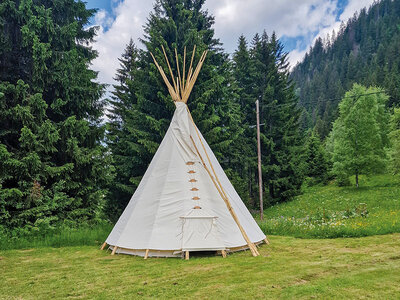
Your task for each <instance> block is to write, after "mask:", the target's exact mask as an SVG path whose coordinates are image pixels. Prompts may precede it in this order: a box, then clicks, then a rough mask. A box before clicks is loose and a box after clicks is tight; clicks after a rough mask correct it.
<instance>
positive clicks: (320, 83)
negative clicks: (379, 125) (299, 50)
mask: <svg viewBox="0 0 400 300" xmlns="http://www.w3.org/2000/svg"><path fill="white" fill-rule="evenodd" d="M398 53H400V1H398V0H395V1H392V0H383V1H379V2H377V3H375V4H374V5H372V6H371V7H370V8H369V9H363V10H361V11H360V12H359V13H358V14H355V15H354V16H353V18H351V19H349V20H348V22H347V24H342V25H341V27H340V30H339V32H338V33H337V34H336V33H335V32H333V34H332V38H331V39H329V38H326V39H324V40H322V39H321V38H319V39H317V40H316V42H315V44H314V46H313V47H311V48H310V51H309V52H308V53H307V54H306V56H305V58H304V60H303V61H302V62H301V63H299V64H298V65H297V66H295V67H294V69H293V71H292V74H291V78H292V79H293V80H294V82H295V83H296V86H297V94H298V95H299V99H300V105H301V106H302V107H304V108H305V111H304V112H303V114H302V118H301V123H302V126H303V127H304V128H309V127H313V126H316V129H317V131H318V133H319V134H320V135H321V136H322V137H325V136H326V135H327V134H328V133H329V131H330V129H331V123H332V121H334V120H335V118H336V116H337V105H338V103H339V101H340V99H341V97H343V95H344V93H345V92H346V91H347V90H349V89H350V88H351V87H352V85H353V84H354V83H355V82H357V83H361V84H363V85H367V86H369V85H376V86H381V87H383V88H385V89H386V91H387V92H388V94H389V95H390V101H389V105H396V104H397V105H398V104H399V103H400V73H399V70H400V56H399V55H398Z"/></svg>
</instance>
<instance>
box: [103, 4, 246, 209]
mask: <svg viewBox="0 0 400 300" xmlns="http://www.w3.org/2000/svg"><path fill="white" fill-rule="evenodd" d="M203 4H204V1H184V0H178V1H167V0H160V1H157V2H156V4H155V7H154V10H153V11H152V12H151V14H150V16H149V18H148V22H147V24H146V25H145V28H144V31H145V36H144V37H143V39H142V40H141V42H142V43H143V44H144V47H145V49H144V50H139V51H138V55H137V61H136V62H135V65H136V67H135V69H134V70H133V75H132V76H133V89H134V91H135V93H134V95H129V96H128V97H129V98H130V100H127V99H125V98H124V97H123V96H122V95H117V94H116V93H114V96H115V97H117V98H118V101H121V102H126V101H129V105H130V106H129V109H128V111H127V113H126V115H123V114H119V113H118V112H117V111H115V117H120V118H121V119H122V122H123V123H124V124H127V125H126V126H127V128H128V130H129V141H130V143H131V144H130V146H132V148H133V149H132V150H131V152H128V151H125V150H122V152H124V153H119V154H117V155H124V156H131V155H135V158H134V159H133V161H132V165H131V166H130V167H129V168H130V170H135V172H134V173H133V172H130V173H129V175H128V174H127V175H126V176H127V177H128V178H131V180H130V183H129V184H128V185H130V188H131V190H134V189H135V188H136V186H137V183H138V182H139V180H140V177H141V176H142V175H143V174H144V172H145V170H146V169H147V165H148V164H149V163H150V161H151V159H152V157H153V156H154V153H155V152H156V150H157V148H158V146H159V144H160V142H161V140H162V138H163V137H164V135H165V133H166V131H167V129H168V126H169V124H170V120H171V117H172V114H173V112H174V110H175V105H174V103H173V101H172V98H171V96H170V95H169V93H168V90H167V88H166V86H165V84H164V82H163V80H162V78H161V76H160V74H159V72H158V70H157V68H156V66H155V65H154V62H153V59H152V57H151V55H150V52H152V53H153V54H154V56H155V58H156V60H157V62H158V63H159V64H160V65H161V66H162V67H163V69H164V70H165V72H166V74H167V76H170V74H169V71H168V66H167V65H166V62H165V58H164V54H163V52H162V49H161V46H164V48H165V50H166V54H167V56H168V60H169V61H170V62H171V68H172V70H173V73H174V74H178V72H177V69H176V64H175V52H174V50H175V48H176V50H177V53H178V56H179V60H180V66H181V67H182V59H183V53H184V49H185V47H186V60H187V61H186V70H187V67H188V65H189V63H190V57H191V55H192V51H193V47H194V45H196V49H197V50H196V52H195V56H194V61H195V62H197V61H198V60H199V58H200V55H201V52H202V51H204V50H206V49H207V50H208V54H207V58H206V60H205V62H204V64H203V67H202V70H201V72H200V74H199V76H198V78H197V84H196V85H195V86H194V88H193V90H192V92H191V95H190V98H189V100H188V103H187V104H188V107H189V109H190V111H191V113H192V115H193V119H194V121H195V122H196V125H197V126H198V127H199V129H200V131H201V132H202V133H203V135H204V136H205V138H206V140H207V142H208V143H209V144H210V146H211V148H212V150H213V151H214V153H215V155H216V156H217V158H218V159H219V161H220V162H221V163H222V165H223V167H224V169H225V170H226V171H227V173H228V175H231V177H232V174H235V173H236V166H235V164H236V163H237V162H238V161H240V159H239V153H238V152H237V150H236V149H235V147H233V146H232V145H233V143H235V141H237V140H238V137H239V136H240V134H241V132H242V130H241V128H240V121H241V117H240V112H239V106H238V105H237V104H236V102H235V101H233V100H234V98H235V94H234V93H233V91H232V89H231V88H230V82H231V65H230V61H229V59H228V55H227V54H225V53H224V52H223V51H222V50H221V48H220V46H221V44H220V42H219V40H218V39H216V38H214V30H213V28H212V25H213V24H214V19H213V17H212V16H210V15H209V14H208V12H207V11H205V10H204V9H203V8H202V7H203ZM131 73H132V72H131ZM131 73H130V74H131ZM113 101H114V102H115V101H116V99H114V100H113ZM112 105H113V106H114V108H113V109H115V105H114V104H113V103H112ZM112 138H113V139H119V134H118V133H116V134H115V136H114V137H112ZM110 139H111V138H110ZM113 155H114V153H113ZM115 163H117V164H121V165H122V161H121V162H118V161H117V160H115ZM119 169H121V170H122V167H121V168H120V167H118V166H116V170H117V172H118V170H119ZM121 176H122V175H121ZM117 178H119V175H118V174H117ZM116 184H120V182H118V183H116ZM125 184H126V183H125ZM127 200H128V199H121V200H120V199H116V201H124V202H125V203H126V201H127ZM121 206H123V204H122V205H121Z"/></svg>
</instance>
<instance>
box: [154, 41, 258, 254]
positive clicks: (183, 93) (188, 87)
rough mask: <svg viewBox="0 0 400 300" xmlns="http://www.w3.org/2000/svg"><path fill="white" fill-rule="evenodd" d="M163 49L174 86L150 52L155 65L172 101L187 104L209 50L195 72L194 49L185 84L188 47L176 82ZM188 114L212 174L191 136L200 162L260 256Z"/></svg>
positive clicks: (249, 242) (251, 247)
mask: <svg viewBox="0 0 400 300" xmlns="http://www.w3.org/2000/svg"><path fill="white" fill-rule="evenodd" d="M161 48H162V51H163V54H164V57H165V60H166V63H167V66H168V69H169V72H170V75H171V78H172V84H173V86H172V85H171V83H170V82H169V80H168V78H167V76H166V75H165V72H164V70H163V69H162V67H161V66H160V65H159V64H158V63H157V60H156V59H155V57H154V55H153V53H151V52H150V55H151V56H152V58H153V60H154V64H155V65H156V67H157V69H158V70H159V72H160V74H161V77H162V78H163V80H164V82H165V84H166V86H167V88H168V91H169V93H170V95H171V97H172V99H173V100H174V101H179V102H184V103H186V102H187V100H188V98H189V95H190V92H191V91H192V89H193V86H194V83H195V82H196V79H197V76H198V75H199V72H200V69H201V67H202V65H203V63H204V60H205V58H206V55H207V50H206V51H204V52H203V53H202V55H201V57H200V60H199V62H198V63H197V66H196V68H195V70H194V72H193V68H192V65H193V58H194V55H195V51H196V46H194V47H193V52H192V57H191V60H190V66H189V69H188V75H187V77H186V82H185V74H186V73H185V66H186V47H185V48H184V52H183V53H184V54H183V72H182V77H181V73H180V70H179V61H178V53H177V51H176V49H175V59H176V67H177V69H178V77H177V78H176V81H175V77H174V74H173V72H172V69H171V65H170V64H169V61H168V57H167V54H166V52H165V49H164V47H163V46H161ZM179 87H180V88H179ZM188 114H189V116H190V119H191V121H192V123H193V126H194V128H195V129H196V135H197V137H198V139H199V141H200V143H201V145H202V148H203V151H204V153H205V154H206V156H207V161H208V164H209V166H210V167H211V171H212V173H211V171H210V169H209V168H208V167H207V164H206V162H205V161H204V159H203V157H202V156H201V154H200V151H199V150H198V148H197V146H196V143H195V141H194V139H193V137H192V136H190V138H191V140H192V143H193V146H194V147H195V149H196V152H197V154H198V156H199V158H200V160H201V161H202V164H203V166H204V168H205V169H206V171H207V173H208V175H209V176H210V178H211V181H212V182H213V184H214V185H215V187H216V189H217V191H218V193H219V194H220V196H221V198H222V199H223V200H224V202H225V204H226V206H227V208H228V210H229V212H230V214H231V216H232V218H233V219H234V221H235V222H236V224H237V226H238V227H239V230H240V232H241V234H242V236H243V238H244V240H245V241H246V243H247V245H248V246H249V249H250V251H251V253H252V255H253V256H258V255H259V252H258V250H257V247H256V246H255V245H254V243H252V242H251V241H250V239H249V237H248V235H247V233H246V231H245V230H244V228H243V227H242V225H241V224H240V221H239V218H238V216H237V214H236V213H235V211H234V209H233V207H232V205H231V203H230V201H229V198H228V196H227V194H226V192H225V190H224V188H223V186H222V184H221V182H220V180H219V178H218V176H217V174H216V172H215V170H214V167H213V165H212V163H211V160H210V157H209V156H208V154H207V151H206V149H205V146H204V144H203V141H202V139H201V137H200V133H199V131H198V129H197V127H196V125H195V123H194V121H193V118H192V115H191V114H190V111H189V109H188Z"/></svg>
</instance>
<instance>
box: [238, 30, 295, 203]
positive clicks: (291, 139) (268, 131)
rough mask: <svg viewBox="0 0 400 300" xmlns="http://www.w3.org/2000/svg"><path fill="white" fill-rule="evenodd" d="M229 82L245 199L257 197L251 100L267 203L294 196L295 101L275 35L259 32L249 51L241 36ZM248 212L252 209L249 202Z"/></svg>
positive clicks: (281, 50)
mask: <svg viewBox="0 0 400 300" xmlns="http://www.w3.org/2000/svg"><path fill="white" fill-rule="evenodd" d="M233 61H234V79H235V84H236V87H237V89H238V94H239V96H240V102H239V104H240V106H241V112H243V115H244V120H243V122H242V124H243V127H244V130H245V131H244V136H243V139H242V143H241V145H238V147H239V148H240V149H241V151H242V157H245V158H242V167H241V174H242V177H243V178H246V179H247V182H248V186H249V187H250V196H251V197H252V198H256V197H257V194H258V193H257V189H258V188H257V180H258V179H257V178H258V177H257V142H256V129H255V128H254V125H255V124H256V115H255V104H254V102H255V100H256V99H259V101H260V122H261V123H264V126H262V127H261V151H262V172H263V178H264V181H263V183H264V188H265V190H266V191H267V193H268V199H267V201H266V202H267V203H268V202H269V203H275V202H281V201H287V200H289V199H291V198H292V197H293V196H294V195H296V194H298V193H299V191H300V186H301V183H302V174H301V167H300V161H299V156H300V155H299V153H300V148H301V147H300V143H301V138H300V134H299V124H298V121H299V116H300V111H298V109H297V108H296V103H297V97H296V96H295V93H294V86H293V84H292V83H291V82H290V80H289V78H288V63H287V54H286V53H284V52H283V48H282V45H281V43H280V42H279V41H278V40H277V39H276V36H275V34H272V36H271V37H268V36H267V34H266V33H265V32H264V33H263V35H262V36H261V37H260V36H259V35H258V34H256V35H255V37H254V38H253V41H252V44H251V46H250V47H248V46H247V42H246V40H245V38H244V37H243V36H241V37H240V38H239V45H238V49H237V50H236V51H235V53H234V55H233ZM253 207H256V204H255V203H253Z"/></svg>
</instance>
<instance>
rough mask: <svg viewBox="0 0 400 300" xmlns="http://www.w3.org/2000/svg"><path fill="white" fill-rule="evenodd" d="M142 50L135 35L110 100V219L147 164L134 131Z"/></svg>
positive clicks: (133, 188) (136, 122)
mask: <svg viewBox="0 0 400 300" xmlns="http://www.w3.org/2000/svg"><path fill="white" fill-rule="evenodd" d="M138 55H139V51H138V49H137V48H136V46H135V45H134V43H133V40H132V39H131V40H130V41H129V43H128V45H127V46H126V48H125V51H124V53H123V54H122V57H121V58H120V59H119V61H120V68H119V69H118V70H117V74H116V76H115V78H114V79H115V80H116V81H117V84H115V85H114V91H113V92H112V94H113V96H112V99H111V100H110V105H111V108H110V109H109V113H108V114H107V115H108V118H109V122H108V124H107V131H108V134H107V144H108V146H109V149H110V151H111V153H112V157H113V167H114V171H115V176H116V177H115V178H114V180H113V181H112V182H111V185H110V187H109V190H110V194H109V197H108V199H109V200H108V202H107V207H106V212H107V215H108V216H109V217H110V219H112V220H114V219H115V218H116V217H118V216H119V215H120V214H121V212H122V210H123V209H124V208H125V207H126V205H127V203H128V201H129V199H130V197H131V195H132V193H133V192H134V191H135V189H136V188H137V186H138V185H139V182H140V179H141V176H142V175H143V173H144V172H145V171H146V167H147V164H146V162H145V161H143V159H142V156H141V154H142V153H145V149H144V148H143V145H141V144H140V143H139V142H137V137H136V136H135V135H134V134H133V132H134V130H135V127H136V125H137V124H138V123H139V124H140V120H139V119H138V118H135V117H134V116H133V115H132V109H133V108H134V107H135V105H137V100H138V98H137V91H138V90H139V85H140V83H139V82H138V80H136V73H137V72H138V66H137V64H138Z"/></svg>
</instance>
